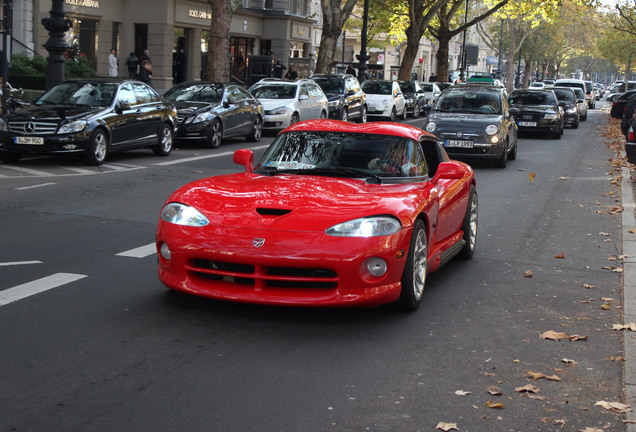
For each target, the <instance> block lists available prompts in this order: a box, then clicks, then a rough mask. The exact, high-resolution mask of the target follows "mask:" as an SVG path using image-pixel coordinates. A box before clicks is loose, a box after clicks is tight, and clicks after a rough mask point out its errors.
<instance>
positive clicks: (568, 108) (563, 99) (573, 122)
mask: <svg viewBox="0 0 636 432" xmlns="http://www.w3.org/2000/svg"><path fill="white" fill-rule="evenodd" d="M550 89H551V90H552V91H553V92H554V94H555V95H556V97H557V99H558V100H559V105H560V106H561V107H563V123H564V124H566V125H570V126H572V128H573V129H576V128H578V127H579V123H580V122H581V114H580V112H579V107H578V106H577V100H578V99H577V97H576V93H575V92H574V88H573V87H551V88H550Z"/></svg>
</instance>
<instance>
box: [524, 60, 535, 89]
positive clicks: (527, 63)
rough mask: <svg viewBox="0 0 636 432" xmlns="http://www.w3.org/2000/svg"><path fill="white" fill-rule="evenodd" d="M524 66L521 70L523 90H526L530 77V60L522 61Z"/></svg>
mask: <svg viewBox="0 0 636 432" xmlns="http://www.w3.org/2000/svg"><path fill="white" fill-rule="evenodd" d="M524 61H525V65H524V68H523V86H522V87H523V88H527V87H528V86H529V85H530V79H531V78H533V77H532V58H527V59H524Z"/></svg>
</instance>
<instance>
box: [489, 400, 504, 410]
mask: <svg viewBox="0 0 636 432" xmlns="http://www.w3.org/2000/svg"><path fill="white" fill-rule="evenodd" d="M486 406H487V407H488V408H505V407H504V404H502V403H501V401H499V402H493V401H491V400H489V401H488V402H486Z"/></svg>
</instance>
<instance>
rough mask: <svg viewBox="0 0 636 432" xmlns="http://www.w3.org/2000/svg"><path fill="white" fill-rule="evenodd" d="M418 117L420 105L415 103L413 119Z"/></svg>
mask: <svg viewBox="0 0 636 432" xmlns="http://www.w3.org/2000/svg"><path fill="white" fill-rule="evenodd" d="M419 116H420V104H418V103H416V104H415V105H414V106H413V118H418V117H419Z"/></svg>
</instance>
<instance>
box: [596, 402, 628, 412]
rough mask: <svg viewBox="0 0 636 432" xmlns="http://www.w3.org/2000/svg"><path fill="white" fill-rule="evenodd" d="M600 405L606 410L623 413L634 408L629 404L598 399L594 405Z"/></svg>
mask: <svg viewBox="0 0 636 432" xmlns="http://www.w3.org/2000/svg"><path fill="white" fill-rule="evenodd" d="M597 405H600V406H602V407H603V408H605V409H606V410H609V411H612V412H615V413H619V414H623V413H627V412H630V411H632V408H631V407H630V406H629V405H625V404H623V403H620V402H607V401H598V402H596V403H595V404H594V406H597Z"/></svg>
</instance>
